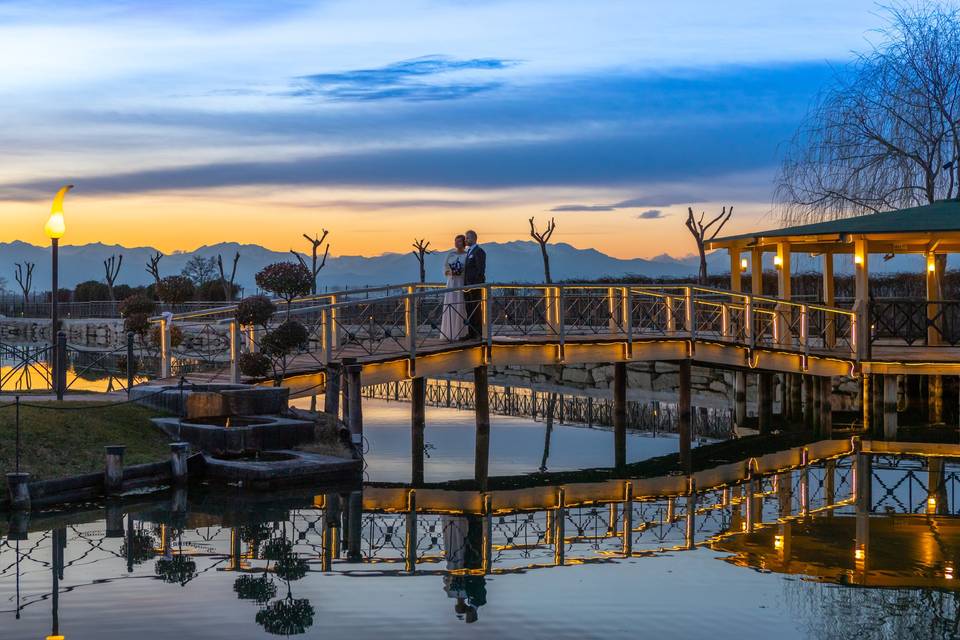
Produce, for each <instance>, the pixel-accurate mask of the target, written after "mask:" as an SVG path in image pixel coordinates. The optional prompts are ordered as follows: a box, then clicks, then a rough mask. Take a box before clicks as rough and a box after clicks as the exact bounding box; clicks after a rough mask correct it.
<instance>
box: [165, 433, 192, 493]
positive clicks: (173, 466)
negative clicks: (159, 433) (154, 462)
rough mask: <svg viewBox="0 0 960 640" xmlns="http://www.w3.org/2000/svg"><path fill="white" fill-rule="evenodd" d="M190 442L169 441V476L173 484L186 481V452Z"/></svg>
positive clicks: (188, 450) (188, 451)
mask: <svg viewBox="0 0 960 640" xmlns="http://www.w3.org/2000/svg"><path fill="white" fill-rule="evenodd" d="M188 453H190V444H189V443H187V442H171V443H170V476H171V478H172V482H173V484H175V485H182V484H185V483H186V482H187V454H188Z"/></svg>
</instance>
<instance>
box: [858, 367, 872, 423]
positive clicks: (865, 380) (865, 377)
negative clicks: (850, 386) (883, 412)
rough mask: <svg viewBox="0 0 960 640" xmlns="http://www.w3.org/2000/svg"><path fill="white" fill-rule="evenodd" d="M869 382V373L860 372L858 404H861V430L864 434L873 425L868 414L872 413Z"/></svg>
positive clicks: (870, 381)
mask: <svg viewBox="0 0 960 640" xmlns="http://www.w3.org/2000/svg"><path fill="white" fill-rule="evenodd" d="M871 383H872V380H870V374H869V373H863V374H860V404H861V405H862V406H861V407H860V409H861V411H862V415H863V432H864V433H866V434H869V433H870V429H871V428H872V427H873V423H872V421H871V415H870V414H871V413H873V398H872V397H871V394H870V385H871Z"/></svg>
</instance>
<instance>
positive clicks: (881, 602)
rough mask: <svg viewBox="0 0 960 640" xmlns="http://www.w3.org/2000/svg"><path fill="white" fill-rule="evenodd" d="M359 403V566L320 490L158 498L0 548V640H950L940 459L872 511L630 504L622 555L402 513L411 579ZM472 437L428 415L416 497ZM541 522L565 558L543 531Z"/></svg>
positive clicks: (794, 498) (832, 500)
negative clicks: (362, 460)
mask: <svg viewBox="0 0 960 640" xmlns="http://www.w3.org/2000/svg"><path fill="white" fill-rule="evenodd" d="M367 406H369V407H370V409H369V411H365V414H364V417H365V423H366V432H367V436H368V440H369V447H370V453H369V456H368V463H369V467H368V472H369V475H370V481H371V483H372V484H370V485H367V486H366V487H365V489H364V493H363V500H364V505H365V512H364V514H363V519H362V529H361V531H362V536H361V545H360V547H361V553H362V558H363V561H362V562H359V563H352V562H348V558H347V548H348V541H347V540H346V539H345V538H346V535H345V533H344V530H343V527H342V525H343V523H345V522H346V518H344V519H343V520H341V519H340V518H338V517H336V513H338V512H339V511H340V510H342V509H343V508H344V507H345V506H346V505H347V504H348V503H347V501H346V500H342V501H341V500H340V499H339V497H338V496H337V494H336V493H335V492H329V493H326V494H325V493H324V491H323V490H322V489H317V490H316V491H312V492H311V491H305V492H289V493H283V494H275V495H270V496H259V497H257V496H250V495H247V496H240V495H237V494H203V493H201V492H194V493H192V494H191V495H190V496H189V500H188V501H183V500H182V498H183V497H182V496H177V495H173V496H171V495H162V496H159V497H156V498H144V499H143V500H142V501H141V502H140V503H137V504H130V505H128V506H127V507H125V508H124V509H123V510H122V511H121V510H116V511H114V510H111V512H110V513H105V512H104V510H103V509H102V508H100V509H94V510H89V511H86V512H83V511H81V512H78V513H75V514H72V515H69V516H65V517H64V518H62V519H61V520H59V521H51V520H47V521H46V522H47V523H48V524H44V523H43V522H42V521H39V520H37V521H35V523H34V526H32V527H31V532H30V533H29V536H28V537H27V539H25V540H15V539H12V538H10V537H7V538H4V540H3V542H2V543H0V638H3V639H4V640H6V639H7V638H10V639H15V640H19V639H21V638H23V639H26V638H44V637H46V636H47V635H52V634H53V633H54V632H57V633H59V634H62V635H63V636H64V637H66V638H71V639H72V638H80V639H87V638H91V639H98V640H113V639H120V638H130V637H140V638H164V639H165V638H171V639H174V638H175V639H178V640H183V639H186V638H267V637H271V636H272V635H287V634H290V635H300V636H301V637H310V638H321V637H325V638H340V637H352V638H384V637H396V638H450V637H465V638H487V637H503V638H524V639H529V638H636V637H668V638H703V637H710V638H717V639H720V638H737V639H742V638H770V637H776V638H777V639H778V640H780V639H786V638H854V637H855V638H901V637H914V638H927V637H933V638H947V637H953V635H954V634H955V633H956V631H957V627H956V620H957V611H958V608H960V599H958V598H957V591H956V590H955V589H954V588H953V576H954V567H955V566H957V567H960V522H958V518H957V516H956V507H955V504H954V500H953V491H954V489H955V488H956V487H957V479H958V478H957V471H958V470H960V466H956V465H954V463H953V462H952V461H947V463H946V464H945V465H944V467H943V468H942V469H937V470H933V469H932V468H931V467H930V466H929V465H928V462H927V461H925V460H921V459H897V458H891V457H884V458H877V459H875V460H874V461H873V467H872V469H871V470H870V474H871V485H872V490H873V491H872V497H871V501H870V504H869V509H868V511H869V512H870V513H871V514H872V515H867V514H866V512H861V513H860V516H857V515H856V513H857V511H856V508H855V505H854V503H853V501H852V500H851V495H852V494H851V491H852V486H853V484H854V481H853V476H854V471H853V469H852V466H851V461H850V460H849V459H839V460H837V461H835V462H834V463H832V464H831V465H829V466H828V465H825V464H817V465H813V466H811V467H810V468H808V469H807V470H805V471H801V470H796V471H791V472H787V473H783V474H779V475H776V476H771V477H767V478H764V479H763V480H761V481H759V482H757V483H756V485H755V486H754V488H752V489H750V490H751V491H755V493H754V496H755V497H754V502H753V503H750V504H751V506H750V507H749V508H748V506H747V505H748V501H749V500H748V499H747V498H746V497H745V496H746V495H747V494H746V493H745V491H746V490H747V489H746V487H745V486H744V487H740V486H736V487H733V488H727V489H723V490H712V491H711V490H704V491H703V492H701V493H700V494H699V495H697V496H696V499H695V500H694V501H687V500H686V499H684V498H679V499H674V500H672V501H671V500H667V499H658V500H649V501H644V502H641V501H634V502H632V503H631V504H630V505H629V509H630V516H629V517H630V522H631V523H632V526H631V533H630V547H631V553H630V554H629V556H625V555H624V540H625V539H624V537H623V533H622V529H623V524H622V523H623V522H624V518H625V517H626V516H625V514H626V513H627V512H626V510H625V509H626V508H627V507H625V505H624V504H613V505H607V504H603V503H599V504H592V505H591V504H585V505H581V506H577V507H575V508H574V507H570V508H568V509H566V510H564V511H563V512H558V511H557V510H556V509H552V508H550V507H549V505H546V506H543V507H542V508H535V509H533V510H526V511H521V512H516V513H498V514H495V515H494V516H492V517H491V518H490V519H489V520H485V519H484V518H483V517H482V516H472V515H471V516H463V515H457V514H451V513H447V512H437V511H435V512H432V513H420V514H418V516H417V518H416V522H415V526H416V534H415V536H413V538H414V539H415V540H416V548H417V553H416V564H415V566H413V567H410V566H408V563H409V560H408V559H407V558H406V555H407V554H406V552H405V545H406V544H407V543H408V539H407V538H408V536H407V531H408V527H409V526H410V525H411V522H410V519H409V517H408V516H407V515H406V514H405V513H402V510H400V512H397V511H395V510H390V509H387V510H384V509H383V508H374V505H373V503H374V502H375V501H376V500H378V499H381V500H382V499H383V495H386V494H385V493H383V492H385V491H386V489H378V488H377V487H376V486H375V485H376V482H379V481H401V482H402V481H405V480H407V479H408V477H409V466H408V462H409V430H408V425H407V422H406V417H407V416H408V414H409V406H408V405H404V404H390V405H387V404H386V403H377V402H370V403H369V405H367V404H366V403H365V409H366V407H367ZM472 436H473V430H472V414H470V413H469V412H462V413H457V412H456V411H452V410H441V409H436V410H429V411H428V428H427V435H426V440H427V442H428V443H431V444H433V445H434V447H435V448H434V449H432V450H431V458H430V459H429V460H428V461H427V467H426V474H427V480H428V481H438V480H446V479H454V478H461V477H469V475H470V473H471V471H472V466H473V454H472V442H473V440H472ZM491 445H492V446H491V451H492V456H491V458H492V459H491V472H492V473H494V474H506V473H518V472H521V473H522V472H531V471H535V470H536V469H537V468H538V467H539V466H540V462H541V457H542V449H543V425H542V424H541V423H532V422H530V421H524V420H519V419H507V418H494V428H493V430H492V435H491ZM629 446H630V459H631V460H633V459H640V458H645V457H649V456H651V455H660V454H662V453H669V452H672V451H675V450H676V442H675V440H673V439H672V438H670V437H667V438H652V437H648V436H641V435H632V436H631V438H630V445H629ZM611 458H612V436H611V434H610V433H609V432H606V431H601V430H593V429H583V428H578V427H560V426H557V427H556V429H555V431H554V434H553V439H552V442H551V455H550V462H549V468H550V469H551V470H561V469H570V468H577V467H588V466H602V465H607V464H609V462H610V460H611ZM931 474H933V475H931ZM934 475H935V476H936V478H937V480H936V481H935V482H936V484H937V486H936V488H935V489H933V488H931V487H932V485H931V478H933V477H934ZM574 490H575V487H574V486H568V488H567V491H568V493H571V494H572V493H573V492H574ZM378 491H379V492H380V493H378ZM314 494H316V495H314ZM378 496H380V497H379V498H378ZM931 498H934V501H933V502H931V501H930V500H931ZM451 499H453V498H451ZM368 502H369V503H370V504H369V505H368ZM802 504H803V505H805V507H803V506H801V505H802ZM803 508H806V509H807V513H806V515H804V514H803V513H802V511H801V510H802V509H803ZM748 514H752V515H748ZM558 520H559V521H561V522H563V523H564V527H565V528H564V529H563V530H562V531H563V532H564V533H563V537H562V539H563V541H564V543H563V545H558V544H557V542H556V540H557V537H556V535H555V534H551V532H552V531H556V522H557V521H558ZM748 521H749V522H750V525H749V526H748V524H747V522H748ZM331 525H333V526H331ZM485 527H486V528H485ZM108 529H109V531H108ZM748 529H749V531H748ZM14 537H15V536H14ZM485 540H489V542H490V547H489V551H488V552H487V551H484V544H485V543H484V541H485ZM558 548H559V549H561V550H562V555H561V556H559V557H558ZM61 550H62V551H61ZM486 553H489V554H490V555H489V557H488V556H486V555H485V554H486ZM561 564H562V565H564V566H560V565H561ZM411 568H412V569H414V571H413V572H411V571H410V569H411ZM18 617H19V619H18Z"/></svg>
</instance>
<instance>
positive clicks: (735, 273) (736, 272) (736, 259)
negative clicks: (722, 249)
mask: <svg viewBox="0 0 960 640" xmlns="http://www.w3.org/2000/svg"><path fill="white" fill-rule="evenodd" d="M727 254H728V255H729V256H730V291H741V290H742V286H741V280H740V273H741V269H740V247H730V248H728V249H727Z"/></svg>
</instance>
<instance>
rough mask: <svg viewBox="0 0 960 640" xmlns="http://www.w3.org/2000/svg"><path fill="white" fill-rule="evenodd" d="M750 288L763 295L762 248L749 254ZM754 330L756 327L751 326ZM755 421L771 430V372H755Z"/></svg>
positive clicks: (765, 428)
mask: <svg viewBox="0 0 960 640" xmlns="http://www.w3.org/2000/svg"><path fill="white" fill-rule="evenodd" d="M750 289H751V293H753V295H755V296H762V295H763V248H762V247H753V249H752V250H751V255H750ZM753 330H754V332H756V327H753ZM757 422H758V426H759V429H760V433H770V432H771V431H772V430H773V374H772V373H767V372H765V371H761V372H759V373H757Z"/></svg>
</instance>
